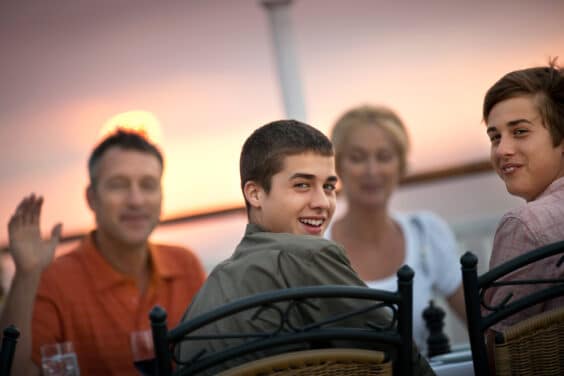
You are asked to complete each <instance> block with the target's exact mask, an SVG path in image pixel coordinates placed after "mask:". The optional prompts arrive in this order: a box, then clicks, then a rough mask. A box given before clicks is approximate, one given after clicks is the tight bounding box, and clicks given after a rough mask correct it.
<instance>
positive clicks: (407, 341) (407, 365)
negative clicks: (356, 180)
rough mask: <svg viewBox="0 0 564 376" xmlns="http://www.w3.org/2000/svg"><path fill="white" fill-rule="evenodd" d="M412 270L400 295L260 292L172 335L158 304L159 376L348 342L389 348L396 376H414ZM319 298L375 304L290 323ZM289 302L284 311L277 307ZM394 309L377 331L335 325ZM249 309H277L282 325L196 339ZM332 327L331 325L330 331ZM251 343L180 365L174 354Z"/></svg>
mask: <svg viewBox="0 0 564 376" xmlns="http://www.w3.org/2000/svg"><path fill="white" fill-rule="evenodd" d="M413 274H414V273H413V271H412V270H411V268H409V267H408V266H403V267H402V268H400V270H399V271H398V273H397V275H398V290H397V291H396V292H389V291H382V290H376V289H371V288H368V287H360V286H342V285H331V286H329V285H325V286H308V287H296V288H289V289H283V290H275V291H270V292H264V293H260V294H257V295H254V296H249V297H245V298H241V299H238V300H235V301H233V302H230V303H228V304H225V305H223V306H221V307H218V308H216V309H214V310H212V311H210V312H208V313H206V314H203V315H201V316H199V317H195V318H193V319H191V320H189V321H187V322H184V323H181V324H180V325H178V326H177V327H176V328H173V329H171V330H170V331H168V329H167V324H166V312H165V311H164V310H163V309H162V308H160V307H158V306H156V307H154V308H153V310H152V311H151V313H150V314H149V317H150V319H151V328H152V332H153V341H154V345H155V356H156V363H157V365H156V368H157V370H156V372H157V373H156V374H157V375H159V376H164V375H166V376H168V375H172V361H174V363H176V364H179V365H182V367H179V369H177V370H176V372H175V375H193V374H196V373H198V372H200V371H203V370H206V369H208V368H210V367H212V366H214V365H217V364H221V363H223V362H225V361H228V360H230V359H235V358H237V357H240V356H243V355H245V354H252V353H255V352H257V351H262V350H268V349H273V348H276V347H279V346H285V345H290V344H303V343H312V342H316V341H334V340H348V341H359V343H360V342H364V343H366V342H370V343H374V344H375V346H374V348H375V349H378V348H380V349H384V350H385V351H387V352H388V353H389V352H390V351H392V352H394V356H393V358H394V359H393V361H394V362H393V367H394V373H395V374H399V375H409V374H412V368H413V364H412V355H413V347H412V346H413V345H412V288H413ZM315 298H352V299H360V300H367V301H373V302H374V303H373V304H370V305H369V306H368V307H366V306H364V307H363V308H361V309H359V310H355V311H352V312H348V313H346V314H339V315H335V316H333V317H328V318H324V319H323V320H322V321H319V322H315V323H311V324H308V325H307V326H304V327H295V326H294V325H292V323H291V322H290V320H289V319H290V316H291V315H290V314H291V313H292V312H293V310H294V309H296V308H299V305H301V304H307V305H310V306H312V303H311V301H308V300H310V299H315ZM280 302H287V303H289V304H288V306H287V308H286V309H285V310H282V309H280V308H279V307H277V306H276V305H275V303H280ZM382 307H389V308H390V309H391V311H392V313H393V315H392V316H393V317H392V322H391V323H390V326H389V327H388V328H378V327H376V326H374V325H371V323H369V322H367V323H366V327H364V328H350V327H347V328H340V327H335V323H338V322H339V321H341V320H344V319H347V318H350V317H353V316H360V315H362V314H365V313H366V312H369V311H371V310H375V309H380V308H382ZM249 309H256V310H257V311H256V312H255V314H254V316H253V317H257V316H258V315H260V313H261V312H262V311H263V310H265V309H275V310H276V311H278V314H279V317H280V323H279V327H278V328H277V329H276V330H275V331H274V332H272V333H256V334H251V335H249V334H248V333H246V334H241V333H225V334H222V335H217V336H203V335H195V334H192V335H191V333H193V332H195V331H197V330H198V329H199V328H202V327H204V326H206V325H207V324H209V323H212V322H214V321H217V320H220V319H222V318H224V317H227V316H230V315H233V314H236V313H238V312H242V311H245V310H249ZM327 325H332V326H331V327H327ZM227 338H238V339H248V341H245V342H244V343H243V344H241V345H235V346H232V347H229V348H227V349H225V350H223V351H220V352H218V353H213V354H196V355H195V356H194V357H193V358H192V359H189V360H187V361H180V360H179V359H177V358H176V356H175V347H176V345H177V344H179V343H181V342H184V341H190V340H205V339H227Z"/></svg>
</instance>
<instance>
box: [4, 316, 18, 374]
mask: <svg viewBox="0 0 564 376" xmlns="http://www.w3.org/2000/svg"><path fill="white" fill-rule="evenodd" d="M3 333H4V336H3V337H2V348H1V351H0V376H8V375H10V372H11V370H12V362H13V360H14V354H15V352H16V344H17V342H18V337H19V336H20V331H19V330H18V329H17V328H16V327H15V326H14V325H10V326H8V327H7V328H5V329H4V332H3Z"/></svg>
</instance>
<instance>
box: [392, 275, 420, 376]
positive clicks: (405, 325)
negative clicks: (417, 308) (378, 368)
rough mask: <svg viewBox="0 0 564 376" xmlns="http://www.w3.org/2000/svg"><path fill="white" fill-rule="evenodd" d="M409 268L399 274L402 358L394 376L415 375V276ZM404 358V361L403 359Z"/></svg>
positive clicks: (396, 362)
mask: <svg viewBox="0 0 564 376" xmlns="http://www.w3.org/2000/svg"><path fill="white" fill-rule="evenodd" d="M414 275H415V273H414V272H413V269H411V268H410V267H409V266H407V265H404V266H402V267H401V268H400V269H399V270H398V272H397V276H398V292H399V294H400V296H401V303H400V305H399V309H398V330H399V333H400V335H401V338H402V344H401V354H400V355H401V356H400V357H399V359H398V360H397V361H395V362H394V374H398V375H412V374H413V366H414V364H413V324H412V323H413V276H414ZM402 358H404V359H402Z"/></svg>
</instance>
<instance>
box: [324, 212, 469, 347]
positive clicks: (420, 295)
mask: <svg viewBox="0 0 564 376" xmlns="http://www.w3.org/2000/svg"><path fill="white" fill-rule="evenodd" d="M391 217H392V219H393V220H394V221H395V222H396V223H398V225H399V226H400V228H401V230H402V233H403V236H404V240H405V249H406V252H405V260H404V262H403V263H402V265H403V264H407V265H409V266H410V267H411V268H412V269H413V271H414V272H415V276H414V279H413V339H414V341H415V343H416V344H417V347H418V348H419V349H420V351H422V352H423V351H425V349H426V348H427V342H426V341H427V337H428V335H429V334H428V331H427V328H426V327H425V321H424V320H423V310H424V309H425V308H426V307H427V305H428V304H429V300H430V299H431V298H432V295H433V292H437V293H438V294H439V295H442V296H444V297H448V296H450V295H452V294H453V293H454V292H455V291H456V289H457V288H458V287H459V286H460V284H461V281H462V276H461V273H460V263H459V261H458V250H457V243H456V240H455V237H454V234H453V232H452V230H451V229H450V227H449V226H448V225H447V224H446V222H445V221H444V220H442V219H441V218H440V217H438V216H437V215H436V214H434V213H431V212H416V213H410V214H402V213H392V214H391ZM331 230H332V224H330V225H329V227H328V228H327V230H326V232H325V237H326V238H328V239H331ZM365 283H366V285H367V286H368V287H372V288H375V289H381V290H386V291H396V290H397V276H396V274H395V273H394V274H392V275H390V276H389V277H387V278H383V279H379V280H375V281H365Z"/></svg>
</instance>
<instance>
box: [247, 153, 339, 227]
mask: <svg viewBox="0 0 564 376" xmlns="http://www.w3.org/2000/svg"><path fill="white" fill-rule="evenodd" d="M336 183H337V176H336V173H335V167H334V160H333V157H332V156H323V155H320V154H316V153H311V152H307V153H302V154H296V155H290V156H287V157H285V158H284V161H283V168H282V170H281V171H280V172H278V173H276V174H274V175H273V176H272V179H271V186H270V191H269V192H266V191H265V190H264V189H263V188H262V187H261V186H260V185H259V184H257V183H256V182H254V181H248V182H247V183H246V184H245V186H244V194H245V197H246V199H247V201H248V202H249V204H250V205H251V211H250V219H251V222H252V223H254V224H257V225H259V226H261V227H262V228H263V229H264V230H266V231H269V232H285V233H290V234H296V235H316V236H322V235H323V232H324V231H325V229H326V228H327V225H328V224H329V221H330V220H331V218H332V217H333V213H334V212H335V205H336V195H335V184H336Z"/></svg>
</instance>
